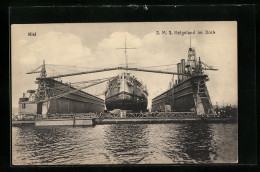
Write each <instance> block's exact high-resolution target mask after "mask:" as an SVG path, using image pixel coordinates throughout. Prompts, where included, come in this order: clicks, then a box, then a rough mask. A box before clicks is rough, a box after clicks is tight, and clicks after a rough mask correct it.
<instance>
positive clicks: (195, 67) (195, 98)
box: [152, 47, 217, 115]
mask: <svg viewBox="0 0 260 172" xmlns="http://www.w3.org/2000/svg"><path fill="white" fill-rule="evenodd" d="M204 70H217V69H213V68H212V67H211V66H208V65H206V64H205V63H203V62H202V61H201V60H200V57H199V59H198V60H197V57H196V52H195V48H191V47H190V48H189V50H188V59H187V64H186V62H185V59H182V60H181V62H180V63H178V64H177V74H178V76H177V79H176V80H173V81H172V82H170V84H169V85H170V88H169V89H168V90H167V91H165V92H164V93H162V94H160V95H159V96H157V97H155V98H153V99H152V111H154V112H155V111H158V112H160V111H177V112H195V113H196V114H197V115H215V111H214V108H213V106H212V103H211V99H210V95H209V92H208V89H207V86H206V82H207V81H208V80H209V78H208V75H206V74H204ZM174 81H175V82H174Z"/></svg>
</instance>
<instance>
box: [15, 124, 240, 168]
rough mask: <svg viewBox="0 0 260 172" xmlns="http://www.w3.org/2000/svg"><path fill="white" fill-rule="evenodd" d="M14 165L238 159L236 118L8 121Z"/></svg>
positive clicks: (169, 162) (189, 161)
mask: <svg viewBox="0 0 260 172" xmlns="http://www.w3.org/2000/svg"><path fill="white" fill-rule="evenodd" d="M12 133H13V135H12V159H13V161H12V162H13V164H14V165H73V164H150V163H153V164H164V163H166V164H183V163H189V164H193V163H234V162H236V161H237V154H238V150H237V149H238V146H237V142H238V139H237V124H206V123H187V124H113V125H97V126H95V127H34V126H21V127H12Z"/></svg>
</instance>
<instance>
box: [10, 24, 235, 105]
mask: <svg viewBox="0 0 260 172" xmlns="http://www.w3.org/2000/svg"><path fill="white" fill-rule="evenodd" d="M157 31H158V32H159V33H160V34H157ZM162 31H166V32H167V33H169V31H171V32H172V33H174V31H181V32H185V31H190V32H193V31H195V34H192V35H191V36H190V35H188V34H184V35H179V34H172V35H169V34H167V35H164V34H162ZM198 31H201V32H202V33H203V34H198ZM207 31H212V33H214V34H206V33H207ZM213 31H214V32H213ZM28 32H36V36H28ZM125 39H126V43H127V47H130V48H136V49H131V50H128V51H127V55H128V63H129V66H130V67H148V66H160V65H168V64H177V63H179V62H180V61H181V59H185V60H187V56H188V48H189V47H190V39H191V47H194V48H195V50H196V55H197V58H198V57H200V58H201V61H203V62H204V63H206V64H208V65H209V66H214V67H215V68H217V69H218V71H205V73H206V74H207V75H208V76H209V79H210V80H209V81H208V82H207V87H208V91H209V94H210V97H211V101H212V103H213V104H214V105H215V104H216V102H218V105H221V106H222V105H223V103H224V104H225V105H227V104H231V105H237V101H238V94H237V92H238V90H237V89H238V84H237V23H236V22H235V21H225V22H224V21H222V22H142V23H141V22H140V23H137V22H136V23H73V24H72V23H70V24H66V23H64V24H15V25H12V26H11V68H12V70H11V71H12V75H11V76H12V106H13V107H14V108H15V107H18V99H19V98H20V97H22V94H23V92H26V91H27V90H29V89H37V85H36V84H35V79H36V77H38V76H39V74H31V75H29V74H26V72H29V71H32V70H33V69H35V68H37V67H39V66H40V65H42V63H43V60H45V63H46V64H47V66H48V64H53V65H65V66H78V67H71V68H66V67H63V68H62V67H61V66H56V67H54V68H47V75H48V76H50V75H55V74H57V73H61V72H63V73H66V72H73V71H74V70H77V71H84V70H91V69H94V68H105V67H112V66H113V67H116V66H122V65H124V64H125V55H124V51H123V50H118V49H116V48H122V47H124V44H125ZM169 68H170V69H169ZM63 69H64V70H63ZM65 69H66V70H65ZM67 69H71V71H68V70H67ZM72 69H73V70H72ZM154 69H159V70H171V71H176V65H172V66H165V67H157V68H154ZM122 72H123V71H109V72H102V73H95V74H86V75H79V76H73V77H66V78H62V80H63V82H76V81H86V80H91V79H99V78H106V77H112V76H115V75H118V74H120V73H122ZM131 74H132V75H134V76H135V77H136V78H137V79H138V80H140V81H142V83H143V84H144V85H147V88H148V93H149V96H148V107H150V106H151V99H152V98H154V97H155V96H157V95H159V94H161V93H162V92H164V91H166V90H167V89H168V88H169V82H171V80H172V77H173V76H172V75H168V74H157V73H146V72H137V71H131ZM175 78H176V76H175ZM105 87H106V83H103V84H100V85H98V86H95V87H91V88H88V89H86V90H85V91H87V92H89V93H91V94H94V95H101V94H102V93H103V92H104V90H105ZM100 97H101V98H104V95H101V96H100Z"/></svg>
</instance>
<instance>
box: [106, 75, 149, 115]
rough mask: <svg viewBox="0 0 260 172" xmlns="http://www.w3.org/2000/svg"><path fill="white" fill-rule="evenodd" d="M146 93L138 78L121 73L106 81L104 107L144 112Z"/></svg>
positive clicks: (109, 109)
mask: <svg viewBox="0 0 260 172" xmlns="http://www.w3.org/2000/svg"><path fill="white" fill-rule="evenodd" d="M147 95H148V94H147V91H146V90H145V88H144V87H143V85H142V84H141V83H140V82H139V81H138V80H136V79H135V78H134V77H132V76H130V74H126V73H123V74H122V75H121V76H118V77H117V78H115V79H114V80H112V81H110V82H109V83H108V89H107V92H106V99H105V105H106V109H107V110H108V111H111V110H114V109H121V110H130V111H132V112H140V111H142V112H144V111H146V109H147Z"/></svg>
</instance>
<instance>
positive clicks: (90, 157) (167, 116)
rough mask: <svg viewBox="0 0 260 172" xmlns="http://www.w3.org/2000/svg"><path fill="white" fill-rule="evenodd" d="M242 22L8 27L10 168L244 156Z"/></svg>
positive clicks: (228, 159) (230, 160) (188, 161)
mask: <svg viewBox="0 0 260 172" xmlns="http://www.w3.org/2000/svg"><path fill="white" fill-rule="evenodd" d="M237 51H238V49H237V22H236V21H185V22H114V23H113V22H106V23H45V24H12V25H11V61H10V62H11V98H12V101H11V106H12V107H11V114H10V115H11V117H10V118H11V161H12V162H11V163H12V165H14V166H16V165H96V164H219V163H221V164H223V163H227V164H234V163H238V122H237V121H238V71H237V70H238V67H237V66H238V64H237V61H238V60H237V58H238V55H237Z"/></svg>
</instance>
